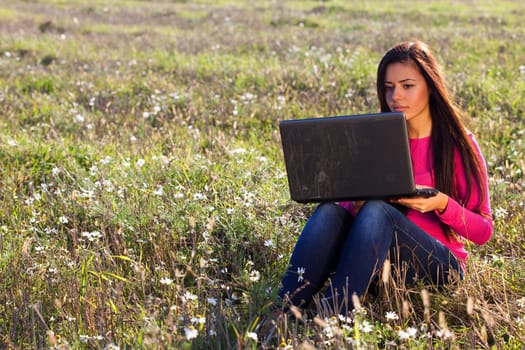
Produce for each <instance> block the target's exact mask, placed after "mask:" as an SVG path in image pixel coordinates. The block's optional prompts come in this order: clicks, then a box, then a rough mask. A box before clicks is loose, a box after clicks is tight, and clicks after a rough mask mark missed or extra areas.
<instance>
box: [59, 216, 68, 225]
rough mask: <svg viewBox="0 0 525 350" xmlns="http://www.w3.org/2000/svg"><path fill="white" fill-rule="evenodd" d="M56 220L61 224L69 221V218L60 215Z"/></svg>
mask: <svg viewBox="0 0 525 350" xmlns="http://www.w3.org/2000/svg"><path fill="white" fill-rule="evenodd" d="M58 222H60V223H61V224H67V223H68V222H69V219H68V218H67V217H66V216H61V217H59V218H58Z"/></svg>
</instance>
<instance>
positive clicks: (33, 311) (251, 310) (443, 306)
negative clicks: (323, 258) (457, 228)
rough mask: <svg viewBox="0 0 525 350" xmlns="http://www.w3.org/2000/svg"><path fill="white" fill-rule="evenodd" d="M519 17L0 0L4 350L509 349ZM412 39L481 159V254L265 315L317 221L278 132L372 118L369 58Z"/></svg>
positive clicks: (522, 291) (437, 10) (514, 312)
mask: <svg viewBox="0 0 525 350" xmlns="http://www.w3.org/2000/svg"><path fill="white" fill-rule="evenodd" d="M524 19H525V4H524V3H523V2H522V1H521V0H516V1H486V0H480V1H473V0H464V1H443V2H441V1H417V0H416V1H412V0H399V1H378V0H371V1H338V0H327V1H183V0H181V1H128V0H122V1H89V2H85V1H75V0H55V1H53V0H50V1H38V0H34V1H33V0H26V1H11V0H0V115H1V118H0V130H1V132H0V169H1V170H0V348H11V349H30V348H31V349H36V348H53V349H68V348H73V349H180V348H211V349H230V348H239V349H240V348H281V349H291V348H303V349H313V348H327V349H328V348H355V349H367V348H371V349H374V348H407V349H408V348H410V349H412V348H417V349H423V348H432V347H435V348H494V347H496V348H498V349H518V348H523V347H524V346H525V331H524V329H525V262H524V260H523V256H524V255H525V236H524V233H525V230H524V224H525V218H524V196H523V190H524V187H525V180H524V174H523V170H524V169H525V160H524V159H525V145H524V142H523V139H524V135H523V134H524V122H525V102H524V96H525V46H524V43H525V35H524V34H525V33H524V27H523V22H524ZM414 37H416V38H420V39H422V40H424V41H426V42H428V43H429V44H430V46H431V47H432V48H433V49H434V51H435V53H436V55H437V57H438V59H439V61H440V62H441V64H442V65H443V67H444V69H445V72H446V75H447V79H448V82H449V86H450V88H451V90H452V91H453V92H454V93H455V96H456V100H457V102H458V104H459V105H460V106H461V107H463V108H464V109H465V111H467V112H468V115H469V118H468V120H467V124H468V125H469V127H470V129H471V130H472V131H473V132H474V133H475V134H476V136H477V139H478V141H479V143H480V146H481V148H482V151H483V152H484V155H485V158H486V160H487V163H488V166H489V176H490V187H491V199H492V209H493V213H494V219H495V230H494V236H493V239H492V240H491V241H490V242H489V243H488V244H486V245H485V246H481V247H477V246H473V245H469V250H470V251H471V252H472V254H471V258H470V260H469V264H468V265H469V266H468V274H467V276H466V279H465V281H464V282H462V283H460V284H458V285H457V286H454V287H451V288H450V289H448V290H446V291H433V290H431V289H425V288H422V287H419V288H416V287H414V288H403V287H402V286H400V285H398V284H396V283H394V282H392V283H386V284H385V287H384V291H383V292H382V294H381V296H380V297H379V298H364V299H363V300H362V309H360V310H358V312H356V313H355V314H354V315H352V317H349V318H340V317H337V316H334V315H329V314H326V312H324V311H325V310H323V309H322V308H320V307H319V306H318V305H314V306H313V307H312V308H311V309H310V310H307V311H305V313H304V314H303V315H300V316H302V319H295V318H289V317H281V318H276V317H275V315H274V313H273V311H272V307H271V304H272V301H274V300H275V293H276V292H277V288H278V285H279V281H280V277H281V275H282V273H283V271H284V269H285V267H286V264H287V261H288V257H289V254H290V252H291V249H292V248H293V245H294V243H295V241H296V238H297V236H298V234H299V232H300V230H301V228H302V226H303V225H304V223H305V220H306V218H307V217H308V215H309V214H310V212H311V210H312V209H313V206H311V205H299V204H296V203H293V202H292V201H291V200H290V198H289V193H288V187H287V180H286V176H285V170H284V164H283V160H282V154H281V148H280V139H279V134H278V122H279V120H282V119H288V118H301V117H311V116H325V115H337V114H349V113H361V112H362V113H365V112H375V111H378V103H377V100H376V97H375V87H374V83H375V70H376V66H377V63H378V61H379V59H380V57H381V56H382V54H383V53H384V52H385V51H386V50H387V49H388V48H389V47H391V46H392V45H394V44H395V43H397V42H398V41H400V40H403V39H410V38H414ZM312 259H315V256H313V257H312ZM385 282H387V280H386V279H385Z"/></svg>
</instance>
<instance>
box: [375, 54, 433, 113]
mask: <svg viewBox="0 0 525 350" xmlns="http://www.w3.org/2000/svg"><path fill="white" fill-rule="evenodd" d="M385 94H386V96H385V98H386V103H387V104H388V107H389V108H390V111H392V112H403V113H405V117H406V119H407V122H412V121H416V120H418V121H426V120H427V119H428V121H429V122H430V120H431V119H430V107H429V97H430V92H429V90H428V86H427V83H426V81H425V78H424V77H423V75H422V74H421V73H420V72H419V70H418V69H417V67H416V65H415V63H413V62H411V61H408V62H399V63H391V64H389V65H388V66H387V67H386V73H385Z"/></svg>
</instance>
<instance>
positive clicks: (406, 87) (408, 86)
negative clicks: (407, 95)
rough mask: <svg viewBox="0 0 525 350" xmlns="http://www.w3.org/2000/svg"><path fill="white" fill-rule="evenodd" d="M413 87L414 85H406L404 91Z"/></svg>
mask: <svg viewBox="0 0 525 350" xmlns="http://www.w3.org/2000/svg"><path fill="white" fill-rule="evenodd" d="M412 86H414V85H413V84H404V85H403V88H404V89H410V88H411V87H412Z"/></svg>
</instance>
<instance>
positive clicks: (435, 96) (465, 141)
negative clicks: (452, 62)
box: [377, 40, 485, 236]
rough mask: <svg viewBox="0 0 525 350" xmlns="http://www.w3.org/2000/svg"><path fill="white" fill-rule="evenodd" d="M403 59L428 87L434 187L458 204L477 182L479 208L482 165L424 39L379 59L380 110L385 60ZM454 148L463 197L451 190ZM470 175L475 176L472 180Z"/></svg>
mask: <svg viewBox="0 0 525 350" xmlns="http://www.w3.org/2000/svg"><path fill="white" fill-rule="evenodd" d="M404 62H413V63H415V64H416V66H417V67H418V69H419V71H420V73H421V74H422V75H423V77H424V78H425V80H426V83H427V86H428V89H429V91H430V98H429V106H430V114H431V118H432V132H431V136H430V137H431V141H430V142H431V149H432V159H433V169H434V181H435V186H436V188H437V189H439V190H440V191H441V192H443V193H446V194H448V195H449V196H451V197H452V198H454V199H456V200H458V201H459V202H460V203H461V204H466V203H467V202H468V200H469V199H470V195H471V192H472V186H474V185H477V186H478V188H479V192H478V193H479V194H480V196H479V198H478V202H477V206H476V208H475V210H476V209H479V206H480V205H481V202H482V199H483V198H484V195H485V193H484V190H485V187H484V186H482V185H481V184H482V183H483V178H484V168H483V165H482V163H481V160H480V159H479V157H478V156H477V154H476V150H475V148H474V145H473V144H472V142H471V139H470V137H469V136H468V134H467V130H466V128H465V125H464V124H463V122H462V120H461V112H460V110H459V108H458V107H457V106H456V105H455V103H454V102H453V101H452V99H451V97H450V95H449V92H448V90H447V87H446V84H445V79H444V76H443V73H442V71H441V68H440V66H439V64H438V63H437V61H436V59H435V57H434V55H433V54H432V52H431V51H430V49H429V48H428V46H427V45H426V44H425V43H423V42H421V41H417V40H416V41H406V42H402V43H400V44H398V45H396V46H394V47H393V48H391V49H390V50H388V51H387V52H386V53H385V55H384V56H383V58H382V59H381V62H380V63H379V67H378V69H377V96H378V98H379V103H380V106H381V111H383V112H388V111H390V108H389V107H388V105H387V102H386V91H385V75H386V69H387V67H388V65H389V64H392V63H404ZM455 150H457V151H458V152H459V153H460V155H461V159H462V162H463V166H464V168H465V175H466V181H467V193H466V198H459V195H460V194H459V193H456V191H455V186H454V151H455ZM472 179H474V180H475V182H476V183H475V184H474V183H473V181H472ZM445 232H446V233H447V236H448V234H449V233H450V229H449V228H446V230H445Z"/></svg>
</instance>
